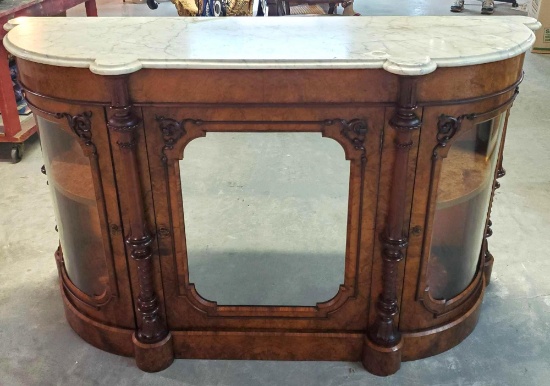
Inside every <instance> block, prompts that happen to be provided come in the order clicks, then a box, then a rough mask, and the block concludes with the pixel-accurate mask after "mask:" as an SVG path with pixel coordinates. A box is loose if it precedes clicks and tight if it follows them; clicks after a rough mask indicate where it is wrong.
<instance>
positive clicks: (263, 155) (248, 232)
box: [180, 133, 350, 306]
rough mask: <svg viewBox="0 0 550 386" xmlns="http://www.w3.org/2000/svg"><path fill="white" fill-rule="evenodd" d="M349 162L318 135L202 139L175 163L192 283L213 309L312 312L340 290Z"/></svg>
mask: <svg viewBox="0 0 550 386" xmlns="http://www.w3.org/2000/svg"><path fill="white" fill-rule="evenodd" d="M349 173H350V163H349V161H347V160H346V159H345V155H344V150H343V148H342V147H341V145H340V144H338V143H337V142H336V141H334V140H332V139H328V138H323V137H322V136H321V134H320V133H208V134H207V136H206V137H204V138H199V139H195V140H193V141H192V142H190V143H189V144H188V145H187V146H186V148H185V152H184V158H183V160H182V161H180V175H181V185H182V198H183V208H184V214H185V233H186V243H187V254H188V264H189V279H190V282H191V283H194V284H195V286H196V289H197V291H198V293H199V294H200V295H201V296H203V297H204V298H206V299H208V300H211V301H216V302H218V304H220V305H263V306H265V305H287V306H314V305H315V304H316V303H318V302H323V301H327V300H329V299H331V298H332V297H334V296H335V295H336V293H337V292H338V289H339V286H340V285H341V284H343V282H344V268H345V253H346V234H347V217H348V191H349Z"/></svg>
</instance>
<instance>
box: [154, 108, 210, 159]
mask: <svg viewBox="0 0 550 386" xmlns="http://www.w3.org/2000/svg"><path fill="white" fill-rule="evenodd" d="M155 120H156V121H157V122H158V123H159V127H160V131H161V132H162V140H163V141H164V146H163V147H162V151H161V153H162V155H161V160H162V162H163V163H166V162H167V161H168V157H167V156H166V150H172V149H174V145H175V144H176V143H177V142H178V141H179V140H180V138H182V137H183V136H185V135H186V134H187V130H186V129H185V125H186V124H188V123H192V124H194V125H197V126H199V125H202V124H203V121H201V120H200V119H182V120H181V121H177V120H175V119H172V118H165V117H163V116H156V117H155Z"/></svg>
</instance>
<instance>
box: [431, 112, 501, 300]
mask: <svg viewBox="0 0 550 386" xmlns="http://www.w3.org/2000/svg"><path fill="white" fill-rule="evenodd" d="M503 125H504V114H502V115H500V116H498V117H496V118H494V119H492V120H490V121H486V122H482V123H480V124H478V125H476V127H475V128H474V129H472V130H468V131H465V132H463V133H460V134H459V136H458V137H457V138H456V140H455V141H456V142H454V144H453V145H452V147H451V148H450V149H449V153H448V155H447V158H444V159H443V163H442V167H441V176H440V181H439V187H438V192H437V204H436V211H435V218H434V224H433V233H432V244H431V246H432V247H431V253H430V260H429V261H430V263H429V271H428V285H429V287H430V292H431V295H432V297H434V298H435V299H451V298H453V297H455V296H456V295H458V294H460V293H461V292H462V291H463V290H464V289H466V287H468V285H469V284H470V283H471V282H472V280H473V278H474V276H475V274H476V272H477V268H478V262H479V256H480V251H481V244H482V242H483V235H484V233H485V222H486V220H487V211H488V209H489V199H490V196H491V191H492V186H493V178H494V173H495V167H496V163H497V159H498V153H499V144H500V137H501V134H502V127H503Z"/></svg>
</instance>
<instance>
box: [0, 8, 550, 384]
mask: <svg viewBox="0 0 550 386" xmlns="http://www.w3.org/2000/svg"><path fill="white" fill-rule="evenodd" d="M364 3H365V2H364V1H363V0H358V3H357V6H356V7H355V8H356V10H357V11H359V12H361V13H363V14H401V15H406V14H432V15H447V14H448V7H449V5H450V4H449V1H440V0H423V1H406V0H399V1H391V2H390V1H383V0H377V1H371V0H369V1H366V4H364ZM467 8H468V9H471V10H472V11H471V12H472V13H474V11H475V13H476V14H477V12H478V11H479V8H480V5H479V3H478V2H475V1H473V2H472V3H471V5H467ZM99 12H100V14H101V15H104V16H107V15H111V16H113V15H127V16H133V15H176V12H175V9H174V7H173V5H172V4H170V3H162V4H161V6H160V8H159V9H158V10H157V11H149V10H148V9H147V7H146V6H145V5H143V4H139V5H134V4H124V5H123V4H122V3H121V2H109V3H107V2H105V1H101V4H100V8H99ZM515 13H518V12H517V11H514V10H511V9H510V6H509V5H508V4H502V5H500V6H499V7H498V8H497V10H496V12H495V14H496V15H498V14H515ZM70 14H71V15H75V16H77V15H82V14H83V7H77V8H75V9H74V10H72V11H71V12H70ZM490 17H496V16H490ZM525 72H526V78H525V81H524V83H523V85H522V86H521V93H520V95H519V97H518V99H517V102H516V103H515V106H514V109H513V113H512V115H511V120H510V124H509V131H508V138H507V141H506V153H505V157H506V160H505V167H506V169H507V172H508V173H507V176H506V177H505V178H504V179H503V180H501V181H502V188H501V189H500V190H499V191H498V192H497V196H496V202H495V206H494V210H493V223H494V226H493V229H494V236H493V237H492V238H491V250H492V252H493V254H494V255H495V260H496V261H495V266H494V271H493V282H492V284H491V286H490V287H489V288H488V291H487V293H486V296H485V300H484V303H483V310H482V314H481V318H480V321H479V324H478V326H477V328H476V330H475V331H474V332H473V333H472V335H471V336H470V337H469V338H468V339H466V340H465V341H464V342H463V343H462V344H460V345H459V346H457V347H456V348H454V349H452V350H450V351H448V352H446V353H443V354H440V355H438V356H436V357H433V358H428V359H424V360H421V361H416V362H408V363H403V365H402V368H401V370H400V371H399V372H398V373H397V374H396V375H394V376H391V377H388V378H378V377H375V376H372V375H370V374H368V373H366V372H365V371H364V370H363V369H362V367H361V366H360V365H359V364H357V363H345V362H269V361H264V362H261V361H201V360H177V361H175V363H174V364H173V365H172V366H171V367H170V368H169V369H167V370H165V371H163V372H160V373H157V374H146V373H143V372H141V371H139V370H138V369H137V368H136V367H135V365H134V362H133V360H132V359H128V358H123V357H118V356H115V355H111V354H108V353H105V352H102V351H100V350H97V349H95V348H93V347H91V346H90V345H88V344H86V343H85V342H83V341H82V340H81V339H80V338H79V337H78V336H77V335H76V334H75V333H74V332H73V331H72V330H71V329H70V327H69V326H68V325H67V323H66V322H65V318H64V315H63V309H62V304H61V300H60V297H59V289H58V286H57V273H56V268H55V264H54V259H53V251H54V249H55V247H56V245H57V240H56V233H55V232H54V230H53V224H54V218H53V209H52V204H51V200H50V197H49V193H48V190H47V186H46V184H45V177H44V176H42V175H41V174H40V171H39V169H40V166H41V165H42V161H41V155H40V147H39V143H38V141H37V140H36V139H33V140H30V141H29V142H28V143H27V152H26V154H25V157H24V159H23V161H22V162H20V163H19V164H16V165H12V164H9V163H7V162H3V163H0V181H2V185H1V188H0V213H1V216H0V267H1V268H0V342H1V343H0V385H2V386H4V385H7V386H11V385H25V386H27V385H29V386H30V385H245V384H246V385H367V384H368V385H476V386H488V385H498V386H504V385H510V386H515V385H529V386H530V385H550V280H548V277H549V275H550V260H549V259H548V258H547V256H546V253H547V251H548V250H550V241H549V238H548V234H550V171H549V168H550V153H549V152H548V150H547V144H548V142H549V141H550V131H549V130H548V129H550V112H549V110H548V103H547V100H548V84H549V83H548V82H549V79H550V55H548V56H542V55H533V54H527V57H526V62H525ZM207 138H208V137H207ZM4 149H5V147H4ZM301 172H303V170H302V171H300V170H297V171H296V173H297V175H298V176H300V173H301ZM238 186H239V184H238V180H237V181H236V182H235V183H234V184H233V187H238ZM199 188H200V187H199ZM214 198H215V197H213V199H214ZM214 204H215V203H214ZM214 204H213V205H214ZM298 204H299V203H298ZM298 204H297V205H298ZM242 210H246V207H245V206H244V205H243V206H242ZM297 210H299V208H298V209H297ZM318 220H319V221H323V219H322V218H320V219H318ZM228 226H229V227H230V226H231V224H229V225H228ZM199 241H200V239H199ZM309 242H310V243H311V242H314V241H311V240H310V241H309ZM232 243H233V241H228V243H227V244H224V245H220V246H219V247H220V248H222V249H223V248H237V247H236V246H235V245H234V244H232ZM252 246H253V245H252ZM200 248H201V247H200V246H198V247H197V250H198V251H200ZM273 249H277V248H276V247H273ZM283 249H284V248H282V249H278V250H279V251H281V250H283ZM197 269H198V270H197V275H199V276H200V270H199V268H197ZM205 291H207V289H206V288H205ZM231 301H232V300H228V302H231ZM283 301H284V298H283ZM304 301H306V300H304Z"/></svg>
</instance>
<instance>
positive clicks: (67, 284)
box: [55, 245, 113, 310]
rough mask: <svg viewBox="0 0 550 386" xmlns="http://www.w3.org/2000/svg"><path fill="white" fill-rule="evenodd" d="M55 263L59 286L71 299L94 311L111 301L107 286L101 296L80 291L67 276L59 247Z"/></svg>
mask: <svg viewBox="0 0 550 386" xmlns="http://www.w3.org/2000/svg"><path fill="white" fill-rule="evenodd" d="M55 262H56V264H57V270H58V273H59V279H60V280H61V284H62V286H63V288H64V289H65V291H66V292H67V294H68V295H70V297H71V299H73V300H76V301H78V302H80V303H82V304H85V305H86V306H88V307H92V308H94V309H96V310H100V309H101V308H102V307H103V306H105V305H107V303H109V302H110V301H111V299H112V298H113V297H112V294H111V291H110V290H109V287H108V286H107V287H106V288H105V290H104V291H103V293H102V294H101V295H96V296H90V295H88V294H87V293H85V292H83V291H81V290H80V289H79V288H78V286H76V284H74V283H73V281H72V280H71V278H70V277H69V274H68V273H67V268H66V266H65V259H64V258H63V251H62V249H61V245H60V246H59V247H58V248H57V251H56V252H55Z"/></svg>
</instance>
